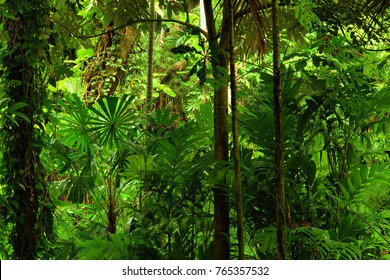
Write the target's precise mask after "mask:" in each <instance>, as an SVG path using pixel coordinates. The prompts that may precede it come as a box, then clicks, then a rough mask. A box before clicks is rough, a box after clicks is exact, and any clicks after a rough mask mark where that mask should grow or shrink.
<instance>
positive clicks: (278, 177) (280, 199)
mask: <svg viewBox="0 0 390 280" xmlns="http://www.w3.org/2000/svg"><path fill="white" fill-rule="evenodd" d="M278 2H279V1H278V0H273V1H272V29H273V34H272V38H273V64H274V66H273V69H274V70H273V71H274V123H275V187H276V224H277V241H278V259H280V260H284V259H286V248H285V242H286V195H285V189H284V188H285V186H284V151H283V145H284V143H283V127H282V120H283V110H282V109H283V107H282V106H283V105H282V85H281V70H280V68H281V66H280V65H281V64H280V46H279V43H280V35H279V3H278Z"/></svg>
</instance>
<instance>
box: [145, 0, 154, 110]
mask: <svg viewBox="0 0 390 280" xmlns="http://www.w3.org/2000/svg"><path fill="white" fill-rule="evenodd" d="M154 5H155V3H154V0H150V19H151V22H150V30H149V37H148V70H147V81H146V104H148V103H149V102H150V101H151V100H152V94H153V58H154V26H155V23H154V21H153V20H154V11H155V7H154Z"/></svg>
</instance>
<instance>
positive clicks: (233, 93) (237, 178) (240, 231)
mask: <svg viewBox="0 0 390 280" xmlns="http://www.w3.org/2000/svg"><path fill="white" fill-rule="evenodd" d="M228 2H229V23H230V28H231V32H230V40H229V66H230V99H231V102H230V103H231V110H232V134H233V160H234V182H235V193H236V211H237V240H238V259H239V260H243V259H244V257H245V256H244V249H245V247H244V246H245V245H244V214H243V204H242V187H241V168H240V147H239V143H238V121H237V86H236V63H235V54H234V27H235V22H234V9H233V0H229V1H228Z"/></svg>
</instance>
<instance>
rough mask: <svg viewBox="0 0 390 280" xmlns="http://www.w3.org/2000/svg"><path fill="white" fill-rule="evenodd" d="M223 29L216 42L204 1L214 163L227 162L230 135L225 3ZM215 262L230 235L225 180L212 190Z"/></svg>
mask: <svg viewBox="0 0 390 280" xmlns="http://www.w3.org/2000/svg"><path fill="white" fill-rule="evenodd" d="M224 3H225V4H224V7H223V20H224V23H223V26H222V32H221V34H220V41H219V42H218V34H217V32H216V27H215V20H214V14H213V5H212V1H211V0H204V12H205V17H206V25H207V31H208V41H209V48H210V51H211V54H212V55H211V64H212V67H213V71H214V79H215V80H216V81H218V84H217V85H216V87H215V89H214V159H215V161H226V162H227V161H228V160H229V149H228V142H229V134H228V94H227V93H228V83H227V80H228V77H227V75H226V73H227V70H228V58H227V55H226V51H225V50H227V49H228V47H229V45H228V42H229V38H230V37H229V29H230V25H229V24H228V23H229V22H228V15H229V14H228V13H229V9H228V7H227V5H226V3H227V1H225V2H224ZM213 191H214V259H229V258H230V233H229V225H230V220H229V191H228V189H227V185H226V181H221V183H220V185H219V186H218V187H216V188H214V190H213Z"/></svg>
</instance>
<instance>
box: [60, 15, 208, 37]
mask: <svg viewBox="0 0 390 280" xmlns="http://www.w3.org/2000/svg"><path fill="white" fill-rule="evenodd" d="M151 21H154V22H171V23H177V24H180V25H183V26H186V27H188V28H190V29H193V30H196V31H199V32H200V33H201V34H202V35H203V36H205V37H206V38H207V32H206V31H205V30H203V29H201V28H200V27H198V26H196V25H193V24H191V23H188V22H184V21H180V20H176V19H136V20H133V21H130V22H128V23H127V24H125V25H122V26H118V27H115V28H113V29H111V30H108V31H105V32H102V33H98V34H94V35H81V34H76V33H75V32H73V31H72V30H70V28H69V27H67V26H65V25H63V24H62V23H60V22H58V21H55V23H57V24H59V25H60V26H62V27H63V28H65V29H66V30H67V31H68V32H69V33H70V34H71V35H72V36H74V37H76V38H80V39H92V38H96V37H100V36H103V35H104V34H107V33H111V32H114V31H116V30H119V29H122V28H125V27H127V26H130V25H133V24H136V23H145V22H151Z"/></svg>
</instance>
